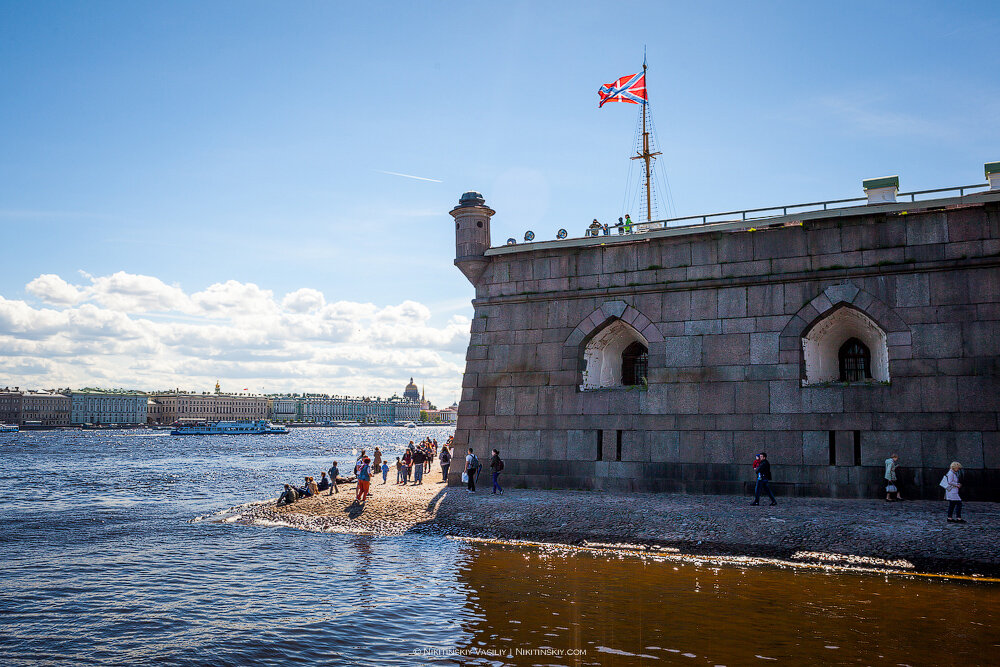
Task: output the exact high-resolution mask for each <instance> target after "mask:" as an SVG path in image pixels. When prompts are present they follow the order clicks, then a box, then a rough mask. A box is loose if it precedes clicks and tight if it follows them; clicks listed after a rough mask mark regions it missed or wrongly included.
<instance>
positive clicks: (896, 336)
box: [886, 331, 913, 346]
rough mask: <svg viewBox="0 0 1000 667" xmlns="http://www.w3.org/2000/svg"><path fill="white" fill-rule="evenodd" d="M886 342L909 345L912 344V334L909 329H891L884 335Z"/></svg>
mask: <svg viewBox="0 0 1000 667" xmlns="http://www.w3.org/2000/svg"><path fill="white" fill-rule="evenodd" d="M886 344H888V345H890V346H891V345H911V344H913V335H912V334H911V333H910V332H909V331H893V332H890V333H889V334H887V335H886Z"/></svg>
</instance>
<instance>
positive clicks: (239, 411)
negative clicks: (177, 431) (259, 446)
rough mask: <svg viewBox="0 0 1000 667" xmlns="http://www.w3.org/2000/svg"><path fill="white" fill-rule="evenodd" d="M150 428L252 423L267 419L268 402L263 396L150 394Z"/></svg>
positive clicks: (179, 393) (180, 393)
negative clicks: (187, 423)
mask: <svg viewBox="0 0 1000 667" xmlns="http://www.w3.org/2000/svg"><path fill="white" fill-rule="evenodd" d="M151 398H152V399H153V407H152V408H151V412H150V414H149V422H150V423H151V424H173V423H174V422H178V421H254V420H257V419H267V414H268V399H267V398H265V397H264V396H240V395H233V394H189V393H183V392H163V393H156V394H152V395H151Z"/></svg>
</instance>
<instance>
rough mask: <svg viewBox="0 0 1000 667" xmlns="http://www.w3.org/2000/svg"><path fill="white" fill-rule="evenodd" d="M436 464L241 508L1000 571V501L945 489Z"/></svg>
mask: <svg viewBox="0 0 1000 667" xmlns="http://www.w3.org/2000/svg"><path fill="white" fill-rule="evenodd" d="M434 472H437V471H434ZM434 472H432V473H428V474H426V475H425V480H426V481H425V483H424V484H423V485H419V486H412V485H407V486H400V485H395V484H393V482H392V479H390V481H389V483H388V484H386V485H383V484H382V481H381V479H378V480H377V481H373V483H372V485H371V489H372V495H371V496H370V497H369V498H368V500H367V502H365V503H357V502H356V501H355V485H354V484H353V483H350V484H344V485H341V486H340V493H337V494H334V495H332V496H331V495H327V493H326V492H323V493H322V494H321V495H320V496H319V497H314V498H307V499H303V500H300V501H298V502H296V503H295V504H294V505H291V506H288V507H275V506H274V505H273V504H264V503H261V504H257V505H253V506H251V507H249V508H241V509H240V510H239V511H240V514H239V518H238V521H239V522H241V523H245V524H253V525H287V526H292V527H296V528H301V529H305V530H314V531H329V532H350V533H363V534H372V535H399V534H402V533H404V532H408V531H424V532H435V533H439V534H446V535H453V536H457V537H476V538H495V539H501V540H532V541H539V542H549V543H556V544H572V545H580V544H586V543H594V542H599V543H629V544H638V545H649V546H657V547H661V548H662V547H667V548H674V549H677V550H679V551H680V552H682V553H685V554H692V555H705V556H750V557H761V558H776V559H788V558H793V557H795V558H803V557H808V558H811V559H812V560H813V561H815V562H824V561H830V560H831V559H832V560H835V561H839V562H842V563H844V564H847V565H850V564H851V563H857V564H859V565H863V564H865V563H869V562H872V561H873V560H874V561H891V562H895V563H899V562H907V563H909V564H911V565H908V566H907V567H912V569H913V570H915V571H919V572H930V573H947V574H973V575H986V576H1000V547H998V546H997V545H998V544H1000V505H996V504H994V503H966V504H965V508H964V515H965V517H966V519H967V521H968V523H965V524H952V523H947V522H946V521H945V516H946V511H947V503H945V502H943V501H922V500H918V501H903V502H886V501H885V500H881V499H877V500H876V499H873V500H840V499H829V498H782V499H779V503H778V505H776V506H774V507H771V506H768V505H767V503H766V501H765V502H764V503H762V504H761V505H760V506H751V505H750V498H747V497H741V496H689V495H680V494H652V493H628V494H626V493H606V492H594V491H553V490H539V489H506V490H505V492H504V494H503V495H502V496H501V495H492V494H491V493H490V490H489V484H485V485H483V486H481V487H480V489H479V491H478V492H477V493H475V494H469V493H467V492H466V490H465V488H464V487H448V486H446V485H445V484H443V483H441V482H440V479H441V478H440V473H438V474H437V475H435V474H434ZM483 481H485V475H484V480H483ZM802 554H809V555H808V556H803V555H802ZM837 555H840V556H843V557H844V558H840V557H838V556H837Z"/></svg>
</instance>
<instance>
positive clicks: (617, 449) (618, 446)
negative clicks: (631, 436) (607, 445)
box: [615, 431, 622, 461]
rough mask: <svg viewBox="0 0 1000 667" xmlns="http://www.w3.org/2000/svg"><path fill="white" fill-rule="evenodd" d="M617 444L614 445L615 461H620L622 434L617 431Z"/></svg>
mask: <svg viewBox="0 0 1000 667" xmlns="http://www.w3.org/2000/svg"><path fill="white" fill-rule="evenodd" d="M617 440H618V442H616V443H615V461H621V460H622V432H621V431H618V438H617Z"/></svg>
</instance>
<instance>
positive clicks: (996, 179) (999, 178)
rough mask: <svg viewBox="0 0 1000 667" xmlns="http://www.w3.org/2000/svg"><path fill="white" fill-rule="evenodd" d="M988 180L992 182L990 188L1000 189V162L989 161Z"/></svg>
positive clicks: (986, 166) (986, 168)
mask: <svg viewBox="0 0 1000 667" xmlns="http://www.w3.org/2000/svg"><path fill="white" fill-rule="evenodd" d="M983 166H984V167H985V170H986V180H987V181H989V182H990V190H1000V162H987V163H986V164H985V165H983Z"/></svg>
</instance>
